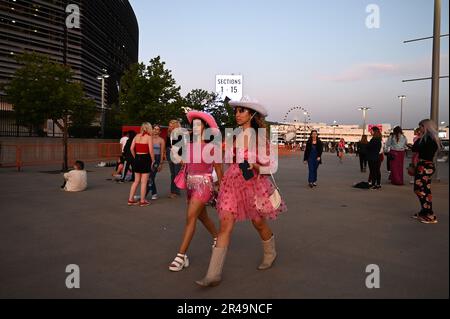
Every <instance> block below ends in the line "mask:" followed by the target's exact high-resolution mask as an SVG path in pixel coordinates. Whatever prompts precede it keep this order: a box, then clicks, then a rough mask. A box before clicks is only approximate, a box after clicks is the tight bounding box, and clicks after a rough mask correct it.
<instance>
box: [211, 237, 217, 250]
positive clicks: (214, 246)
mask: <svg viewBox="0 0 450 319" xmlns="http://www.w3.org/2000/svg"><path fill="white" fill-rule="evenodd" d="M213 240H214V243H213V244H212V248H216V246H217V237H214V238H213Z"/></svg>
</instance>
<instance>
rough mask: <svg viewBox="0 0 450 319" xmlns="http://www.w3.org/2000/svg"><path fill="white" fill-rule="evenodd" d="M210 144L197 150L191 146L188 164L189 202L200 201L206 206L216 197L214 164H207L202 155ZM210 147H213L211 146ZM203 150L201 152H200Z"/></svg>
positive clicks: (203, 145) (202, 145)
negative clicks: (213, 175)
mask: <svg viewBox="0 0 450 319" xmlns="http://www.w3.org/2000/svg"><path fill="white" fill-rule="evenodd" d="M207 145H208V144H201V148H195V147H194V145H193V144H192V143H191V144H189V146H188V147H189V152H190V153H189V158H190V160H189V162H188V163H186V184H187V200H188V202H189V201H191V200H192V199H194V198H195V199H196V200H199V201H201V202H203V203H204V204H207V203H209V202H210V201H211V199H212V196H213V195H214V183H213V177H212V172H213V170H214V163H212V164H207V163H206V162H205V159H204V158H203V156H201V155H202V153H203V151H204V149H205V147H207ZM197 146H198V145H197ZM208 147H211V148H213V147H212V145H209V146H208ZM200 149H201V151H200Z"/></svg>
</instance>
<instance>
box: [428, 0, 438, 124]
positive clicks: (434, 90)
mask: <svg viewBox="0 0 450 319" xmlns="http://www.w3.org/2000/svg"><path fill="white" fill-rule="evenodd" d="M440 34H441V0H434V33H433V73H432V84H431V113H430V119H431V120H432V121H433V122H434V123H435V124H436V126H437V127H439V76H440V58H441V35H440Z"/></svg>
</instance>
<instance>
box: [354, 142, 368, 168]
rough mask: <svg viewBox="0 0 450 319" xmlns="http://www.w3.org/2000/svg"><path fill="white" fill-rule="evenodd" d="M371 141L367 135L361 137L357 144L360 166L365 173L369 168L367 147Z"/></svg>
mask: <svg viewBox="0 0 450 319" xmlns="http://www.w3.org/2000/svg"><path fill="white" fill-rule="evenodd" d="M368 145H369V142H368V141H367V135H363V136H362V137H361V141H359V142H358V144H357V150H358V151H357V153H358V156H359V166H360V168H361V173H365V172H366V170H367V147H368Z"/></svg>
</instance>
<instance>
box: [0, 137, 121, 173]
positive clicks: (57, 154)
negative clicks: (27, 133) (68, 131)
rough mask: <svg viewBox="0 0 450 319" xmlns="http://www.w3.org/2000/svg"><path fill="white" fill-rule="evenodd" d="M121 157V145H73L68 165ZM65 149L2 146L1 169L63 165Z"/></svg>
mask: <svg viewBox="0 0 450 319" xmlns="http://www.w3.org/2000/svg"><path fill="white" fill-rule="evenodd" d="M120 155H121V145H120V144H119V143H73V144H69V145H68V147H67V158H68V164H69V165H71V164H72V163H73V162H74V161H76V160H82V161H84V162H96V161H109V160H116V159H117V158H118V157H119V156H120ZM63 156H64V148H63V145H61V144H48V145H46V144H39V145H36V144H16V145H13V144H0V168H1V167H16V168H17V170H18V171H20V170H21V169H22V167H25V166H36V165H51V164H62V162H63Z"/></svg>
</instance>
